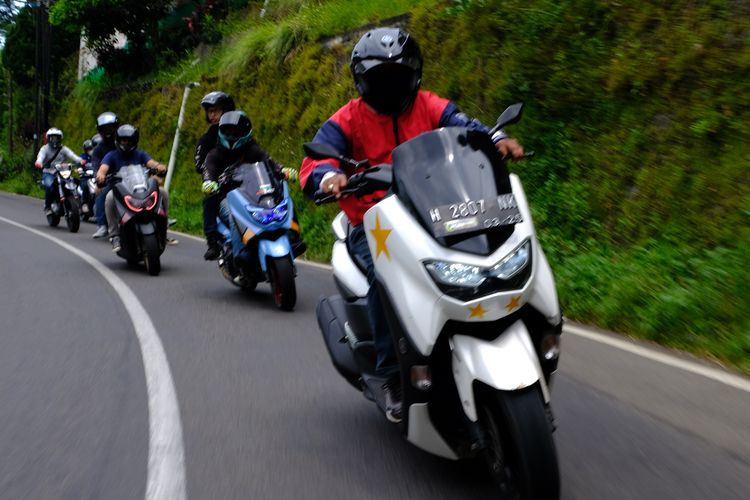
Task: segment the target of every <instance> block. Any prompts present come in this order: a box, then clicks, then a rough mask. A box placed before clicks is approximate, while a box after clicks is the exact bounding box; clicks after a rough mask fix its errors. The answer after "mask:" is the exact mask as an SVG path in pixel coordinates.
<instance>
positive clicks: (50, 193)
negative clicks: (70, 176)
mask: <svg viewBox="0 0 750 500" xmlns="http://www.w3.org/2000/svg"><path fill="white" fill-rule="evenodd" d="M42 185H43V186H44V208H49V207H51V206H52V202H53V201H55V191H54V189H52V188H53V187H54V185H55V174H50V173H48V172H42Z"/></svg>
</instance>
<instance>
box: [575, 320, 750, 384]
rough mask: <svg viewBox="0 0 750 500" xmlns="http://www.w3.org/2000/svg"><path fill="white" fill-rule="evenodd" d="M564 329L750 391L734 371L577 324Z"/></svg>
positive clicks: (745, 382)
mask: <svg viewBox="0 0 750 500" xmlns="http://www.w3.org/2000/svg"><path fill="white" fill-rule="evenodd" d="M563 330H564V331H565V333H570V334H573V335H577V336H579V337H583V338H586V339H589V340H593V341H594V342H599V343H601V344H607V345H609V346H611V347H615V348H617V349H620V350H623V351H627V352H630V353H633V354H635V355H638V356H641V357H643V358H647V359H650V360H652V361H656V362H658V363H662V364H665V365H668V366H672V367H674V368H679V369H681V370H685V371H687V372H690V373H694V374H696V375H701V376H703V377H706V378H710V379H712V380H715V381H717V382H721V383H722V384H725V385H729V386H731V387H734V388H735V389H739V390H741V391H745V392H750V380H747V379H744V378H742V377H739V376H737V375H734V374H732V373H728V372H725V371H721V370H718V369H716V368H711V367H708V366H703V365H701V364H698V363H693V362H691V361H687V360H684V359H680V358H677V357H675V356H670V355H669V354H664V353H661V352H658V351H655V350H653V349H649V348H647V347H643V346H640V345H637V344H633V343H630V342H627V341H625V340H621V339H618V338H614V337H610V336H608V335H601V334H598V333H595V332H592V331H590V330H588V329H585V328H581V327H578V326H575V325H565V327H564V328H563Z"/></svg>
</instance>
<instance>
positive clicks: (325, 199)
mask: <svg viewBox="0 0 750 500" xmlns="http://www.w3.org/2000/svg"><path fill="white" fill-rule="evenodd" d="M334 200H336V196H335V195H333V194H328V193H324V192H323V191H315V194H314V195H313V201H314V202H315V204H316V205H323V204H324V203H330V202H332V201H334Z"/></svg>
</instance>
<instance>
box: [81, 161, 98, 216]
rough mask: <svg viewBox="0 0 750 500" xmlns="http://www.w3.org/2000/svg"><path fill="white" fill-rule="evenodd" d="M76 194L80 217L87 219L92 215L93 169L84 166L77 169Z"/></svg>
mask: <svg viewBox="0 0 750 500" xmlns="http://www.w3.org/2000/svg"><path fill="white" fill-rule="evenodd" d="M78 177H79V179H80V181H79V183H78V196H79V197H80V199H81V219H83V220H84V221H88V220H89V219H91V218H92V217H94V201H95V199H96V176H95V175H94V170H93V169H90V168H86V167H80V168H79V169H78Z"/></svg>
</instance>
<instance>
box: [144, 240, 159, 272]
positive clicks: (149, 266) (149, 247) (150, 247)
mask: <svg viewBox="0 0 750 500" xmlns="http://www.w3.org/2000/svg"><path fill="white" fill-rule="evenodd" d="M143 263H144V264H145V265H146V271H147V272H148V274H150V275H151V276H158V275H159V273H160V272H161V252H160V251H159V240H158V239H157V238H156V235H155V234H147V235H145V236H143Z"/></svg>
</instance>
